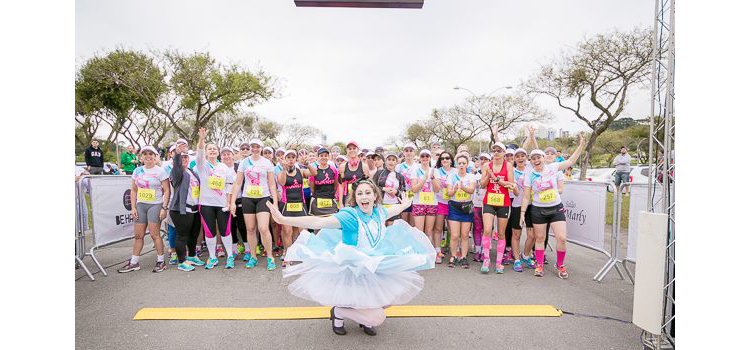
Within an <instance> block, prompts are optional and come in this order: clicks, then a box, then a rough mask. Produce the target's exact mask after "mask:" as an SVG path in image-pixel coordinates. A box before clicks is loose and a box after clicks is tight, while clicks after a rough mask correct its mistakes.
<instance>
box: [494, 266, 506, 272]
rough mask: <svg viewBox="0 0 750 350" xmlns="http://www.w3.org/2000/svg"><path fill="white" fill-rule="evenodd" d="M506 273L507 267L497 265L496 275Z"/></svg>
mask: <svg viewBox="0 0 750 350" xmlns="http://www.w3.org/2000/svg"><path fill="white" fill-rule="evenodd" d="M503 272H505V266H503V264H495V273H503Z"/></svg>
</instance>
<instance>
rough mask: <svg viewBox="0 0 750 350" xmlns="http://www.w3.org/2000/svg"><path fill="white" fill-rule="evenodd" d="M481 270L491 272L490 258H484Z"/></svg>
mask: <svg viewBox="0 0 750 350" xmlns="http://www.w3.org/2000/svg"><path fill="white" fill-rule="evenodd" d="M479 271H482V273H489V272H490V259H484V262H482V267H481V268H480V269H479Z"/></svg>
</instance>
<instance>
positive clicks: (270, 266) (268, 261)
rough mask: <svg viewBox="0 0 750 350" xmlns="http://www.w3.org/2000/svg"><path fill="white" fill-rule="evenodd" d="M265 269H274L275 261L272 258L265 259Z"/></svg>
mask: <svg viewBox="0 0 750 350" xmlns="http://www.w3.org/2000/svg"><path fill="white" fill-rule="evenodd" d="M266 270H268V271H273V270H276V262H274V261H273V258H268V259H266Z"/></svg>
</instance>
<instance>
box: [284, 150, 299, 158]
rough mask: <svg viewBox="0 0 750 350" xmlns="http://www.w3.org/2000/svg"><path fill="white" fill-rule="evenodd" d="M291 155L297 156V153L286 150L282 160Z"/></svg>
mask: <svg viewBox="0 0 750 350" xmlns="http://www.w3.org/2000/svg"><path fill="white" fill-rule="evenodd" d="M292 153H294V155H295V156H296V155H297V151H295V150H293V149H290V150H287V151H286V152H284V158H286V156H288V155H290V154H292Z"/></svg>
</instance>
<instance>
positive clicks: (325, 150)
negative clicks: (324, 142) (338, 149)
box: [318, 147, 328, 154]
mask: <svg viewBox="0 0 750 350" xmlns="http://www.w3.org/2000/svg"><path fill="white" fill-rule="evenodd" d="M323 153H328V150H327V149H325V147H320V148H318V154H323Z"/></svg>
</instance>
